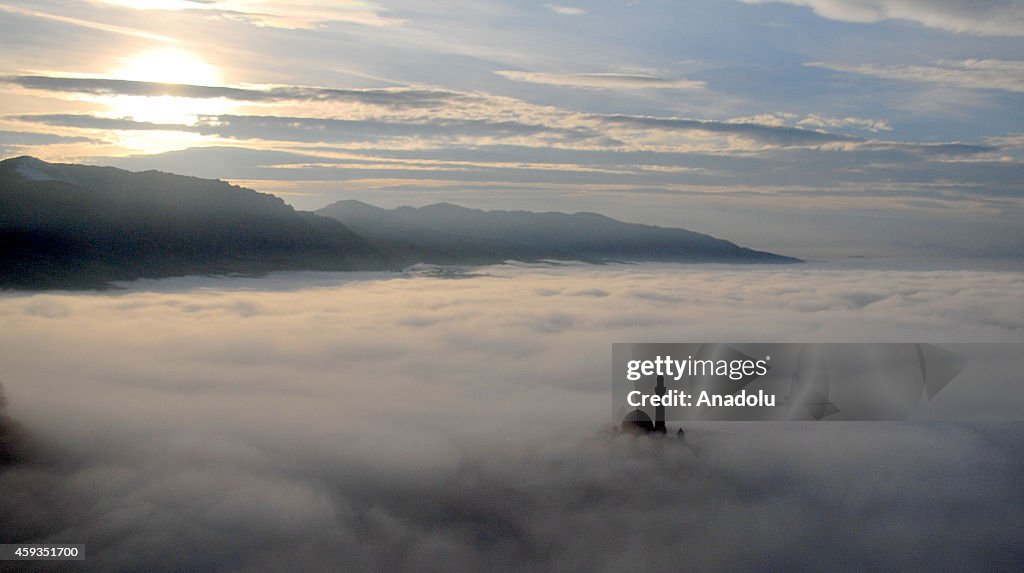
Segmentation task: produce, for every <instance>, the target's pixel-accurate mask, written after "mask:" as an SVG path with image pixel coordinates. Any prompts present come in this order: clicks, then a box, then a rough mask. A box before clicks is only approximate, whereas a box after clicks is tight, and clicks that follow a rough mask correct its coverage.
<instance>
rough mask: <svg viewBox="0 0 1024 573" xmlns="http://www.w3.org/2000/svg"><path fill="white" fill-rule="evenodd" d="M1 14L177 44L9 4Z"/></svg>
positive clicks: (0, 9) (153, 35)
mask: <svg viewBox="0 0 1024 573" xmlns="http://www.w3.org/2000/svg"><path fill="white" fill-rule="evenodd" d="M0 12H7V13H9V14H18V15H21V16H31V17H33V18H42V19H44V20H52V21H54V22H60V23H62V24H70V25H72V26H79V27H82V28H90V29H93V30H102V31H104V32H111V33H114V34H120V35H124V36H131V37H134V38H141V39H144V40H156V41H158V42H166V43H176V42H177V40H175V39H174V38H171V37H170V36H165V35H163V34H157V33H154V32H149V31H147V30H142V29H138V28H128V27H125V26H116V25H114V24H108V23H104V22H96V21H93V20H83V19H81V18H73V17H70V16H62V15H60V14H52V13H50V12H42V11H39V10H31V9H29V8H21V7H19V6H11V5H9V4H0Z"/></svg>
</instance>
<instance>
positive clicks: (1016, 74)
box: [806, 60, 1024, 93]
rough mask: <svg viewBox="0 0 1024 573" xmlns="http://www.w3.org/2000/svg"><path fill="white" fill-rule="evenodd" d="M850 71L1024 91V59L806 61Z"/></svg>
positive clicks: (915, 80) (961, 86)
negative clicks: (899, 62) (928, 62)
mask: <svg viewBox="0 0 1024 573" xmlns="http://www.w3.org/2000/svg"><path fill="white" fill-rule="evenodd" d="M806 65H808V66H814V67H818V68H825V69H829V70H835V71H839V72H845V73H850V74H859V75H864V76H871V77H876V78H882V79H887V80H899V81H908V82H920V83H931V84H939V85H943V86H951V87H956V88H967V89H980V90H1003V91H1009V92H1017V93H1021V92H1024V61H1020V60H958V61H948V60H940V61H938V62H936V64H935V65H929V66H925V65H879V64H852V65H851V64H837V63H828V62H814V63H809V64H806Z"/></svg>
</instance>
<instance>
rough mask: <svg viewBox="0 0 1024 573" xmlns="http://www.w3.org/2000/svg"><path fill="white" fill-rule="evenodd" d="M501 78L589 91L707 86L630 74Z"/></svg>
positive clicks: (515, 74) (506, 72) (506, 73)
mask: <svg viewBox="0 0 1024 573" xmlns="http://www.w3.org/2000/svg"><path fill="white" fill-rule="evenodd" d="M494 73H496V74H498V75H499V76H502V77H504V78H508V79H510V80H515V81H519V82H530V83H535V84H545V85H551V86H562V87H571V88H588V89H682V90H694V89H701V88H703V87H705V85H706V84H705V83H704V82H700V81H694V80H687V79H681V78H675V79H673V78H665V77H661V76H655V75H649V74H628V73H614V72H606V73H579V74H555V73H544V72H526V71H514V70H500V71H496V72H494Z"/></svg>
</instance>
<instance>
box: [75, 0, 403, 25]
mask: <svg viewBox="0 0 1024 573" xmlns="http://www.w3.org/2000/svg"><path fill="white" fill-rule="evenodd" d="M93 1H94V2H97V3H101V4H107V5H114V6H119V7H124V8H131V9H136V10H164V11H191V12H208V13H210V14H212V15H215V16H218V17H221V18H226V19H231V20H240V21H243V22H247V23H251V24H254V25H257V26H269V27H273V28H285V29H315V28H317V27H320V26H322V25H324V24H328V23H346V24H357V25H361V26H374V27H379V26H395V25H401V24H403V23H404V21H403V20H401V19H399V18H391V17H388V16H387V15H386V14H387V12H388V10H387V9H386V8H384V7H382V6H380V5H379V4H377V3H375V2H364V1H353V0H347V1H342V2H331V1H326V0H304V1H302V2H267V1H265V0H144V1H138V0H93Z"/></svg>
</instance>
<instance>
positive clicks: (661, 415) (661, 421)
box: [654, 375, 665, 434]
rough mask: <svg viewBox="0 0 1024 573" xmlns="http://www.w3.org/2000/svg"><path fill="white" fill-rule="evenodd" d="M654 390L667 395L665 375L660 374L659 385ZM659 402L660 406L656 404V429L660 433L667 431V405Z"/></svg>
mask: <svg viewBox="0 0 1024 573" xmlns="http://www.w3.org/2000/svg"><path fill="white" fill-rule="evenodd" d="M654 392H655V393H656V394H657V395H658V396H664V395H665V377H664V376H661V375H659V376H658V385H657V386H655V387H654ZM658 404H659V406H656V407H655V409H654V431H655V432H658V433H660V434H664V433H665V406H662V405H660V404H661V402H658Z"/></svg>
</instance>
